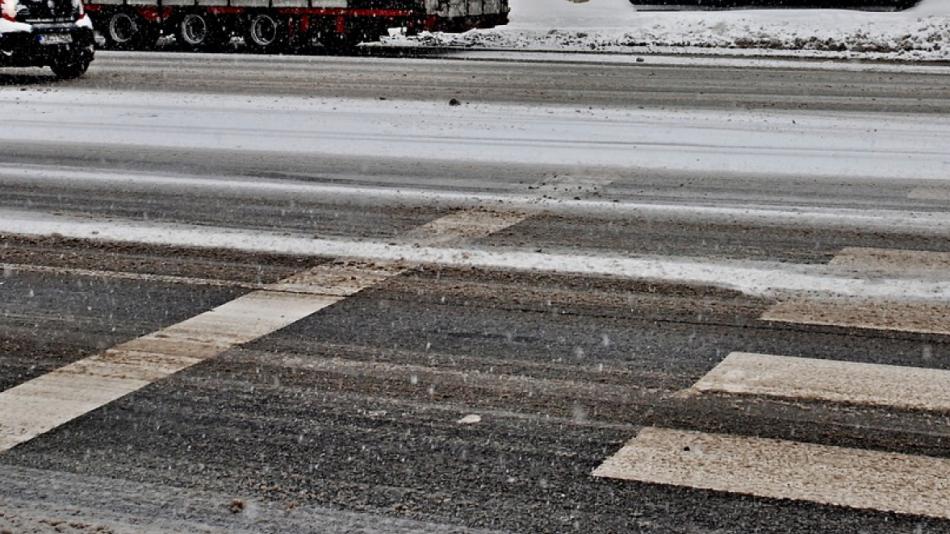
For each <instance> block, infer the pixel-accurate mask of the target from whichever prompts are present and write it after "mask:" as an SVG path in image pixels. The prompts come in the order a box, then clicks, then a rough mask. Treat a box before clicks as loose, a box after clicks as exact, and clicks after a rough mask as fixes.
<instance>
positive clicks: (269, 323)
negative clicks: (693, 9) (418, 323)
mask: <svg viewBox="0 0 950 534" xmlns="http://www.w3.org/2000/svg"><path fill="white" fill-rule="evenodd" d="M448 221H449V222H448V223H446V224H442V225H435V226H438V228H439V238H440V239H448V237H449V236H450V235H451V234H452V224H457V225H458V228H459V231H460V236H461V237H463V238H466V239H468V238H472V237H474V236H476V235H477V233H478V228H482V229H483V231H484V232H486V233H491V232H494V231H497V230H498V229H499V228H502V227H503V226H504V224H505V222H508V223H511V220H510V219H509V218H505V219H503V221H502V222H498V221H493V220H492V219H491V218H490V217H486V216H485V215H484V214H475V215H474V216H472V217H468V216H467V215H466V214H464V213H463V214H452V215H450V216H449V219H448ZM403 270H404V269H403V268H402V267H399V266H393V265H388V266H386V265H382V266H381V265H375V264H364V265H353V264H347V263H338V264H329V265H319V266H317V267H315V268H313V269H310V270H308V271H304V272H302V273H299V274H297V275H294V276H291V277H289V278H287V279H285V280H283V281H282V282H281V285H283V286H284V287H287V288H292V289H293V288H296V289H297V290H298V291H296V292H294V291H291V292H287V291H254V292H251V293H248V294H246V295H244V296H241V297H239V298H237V299H234V300H232V301H230V302H228V303H226V304H223V305H221V306H218V307H217V308H215V309H213V310H211V311H208V312H205V313H202V314H200V315H197V316H195V317H192V318H190V319H187V320H185V321H182V322H180V323H177V324H175V325H172V326H169V327H168V328H164V329H162V330H159V331H157V332H153V333H151V334H148V335H146V336H143V337H140V338H138V339H135V340H132V341H129V342H127V343H123V344H121V345H118V346H116V347H113V348H111V349H108V350H106V351H105V352H103V353H100V354H96V355H94V356H91V357H88V358H85V359H82V360H79V361H77V362H74V363H71V364H68V365H66V366H63V367H61V368H59V369H56V370H54V371H52V372H50V373H47V374H45V375H42V376H40V377H37V378H35V379H33V380H30V381H28V382H25V383H23V384H20V385H17V386H14V387H12V388H10V389H7V390H5V391H2V392H0V452H3V451H5V450H8V449H10V448H12V447H14V446H16V445H18V444H20V443H23V442H26V441H29V440H31V439H33V438H34V437H36V436H38V435H40V434H43V433H45V432H48V431H50V430H52V429H54V428H56V427H58V426H60V425H62V424H64V423H66V422H69V421H71V420H73V419H75V418H77V417H79V416H81V415H83V414H86V413H88V412H90V411H92V410H95V409H97V408H99V407H101V406H104V405H106V404H108V403H110V402H112V401H114V400H116V399H119V398H121V397H123V396H125V395H128V394H129V393H132V392H134V391H137V390H139V389H141V388H143V387H145V386H147V385H149V384H151V383H152V382H155V381H156V380H160V379H162V378H164V377H167V376H169V375H171V374H174V373H177V372H179V371H181V370H183V369H186V368H188V367H190V366H192V365H195V364H197V363H199V362H201V361H204V360H207V359H209V358H213V357H215V356H217V355H219V354H221V353H223V352H225V351H227V350H228V349H230V348H232V347H234V346H236V345H240V344H243V343H247V342H249V341H253V340H254V339H257V338H259V337H262V336H265V335H267V334H270V333H272V332H274V331H276V330H279V329H281V328H284V327H286V326H288V325H290V324H292V323H294V322H296V321H299V320H301V319H303V318H305V317H307V316H309V315H311V314H313V313H316V312H317V311H320V310H322V309H324V308H326V307H328V306H331V305H333V304H335V303H337V302H339V301H341V300H343V299H344V298H346V297H347V296H349V295H352V294H354V293H356V292H359V291H361V290H363V289H365V288H367V287H370V286H373V285H375V284H377V283H379V282H381V281H383V280H386V279H387V278H389V277H392V276H395V275H397V274H399V273H401V272H403Z"/></svg>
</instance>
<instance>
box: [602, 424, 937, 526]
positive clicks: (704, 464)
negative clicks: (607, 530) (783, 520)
mask: <svg viewBox="0 0 950 534" xmlns="http://www.w3.org/2000/svg"><path fill="white" fill-rule="evenodd" d="M594 476H596V477H603V478H616V479H623V480H632V481H638V482H647V483H652V484H670V485H675V486H685V487H690V488H698V489H707V490H714V491H723V492H729V493H739V494H745V495H754V496H758V497H767V498H773V499H794V500H799V501H811V502H816V503H822V504H830V505H836V506H847V507H851V508H859V509H870V510H879V511H886V512H897V513H903V514H914V515H921V516H929V517H937V518H943V519H950V505H948V503H950V460H948V459H944V458H932V457H927V456H912V455H907V454H898V453H893V452H877V451H867V450H860V449H849V448H843V447H829V446H825V445H815V444H809V443H798V442H794V441H785V440H776V439H765V438H752V437H741V436H728V435H722V434H706V433H702V432H689V431H681V430H667V429H662V428H654V427H648V428H644V429H643V430H641V431H640V433H639V434H638V435H637V437H636V438H634V439H632V440H631V441H630V442H628V443H627V444H626V445H625V446H624V447H623V448H622V449H621V450H620V451H619V452H618V453H617V454H615V455H614V456H612V457H611V458H609V459H608V460H607V461H606V462H604V463H603V464H602V465H601V466H600V467H598V468H597V469H596V470H595V471H594Z"/></svg>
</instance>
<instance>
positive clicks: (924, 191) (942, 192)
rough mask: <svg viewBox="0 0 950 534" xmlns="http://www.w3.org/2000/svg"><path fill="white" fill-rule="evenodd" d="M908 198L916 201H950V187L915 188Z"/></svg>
mask: <svg viewBox="0 0 950 534" xmlns="http://www.w3.org/2000/svg"><path fill="white" fill-rule="evenodd" d="M907 198H912V199H915V200H950V187H915V188H914V189H913V190H911V192H910V194H909V195H907Z"/></svg>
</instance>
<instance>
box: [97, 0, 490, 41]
mask: <svg viewBox="0 0 950 534" xmlns="http://www.w3.org/2000/svg"><path fill="white" fill-rule="evenodd" d="M86 10H87V12H88V13H89V15H90V16H91V17H92V19H93V23H94V25H95V27H96V29H97V30H98V31H99V32H100V33H101V34H102V36H103V37H104V38H105V46H106V47H107V48H112V49H120V50H122V49H124V50H142V49H150V48H152V47H154V46H155V44H156V41H157V40H158V39H159V38H160V37H161V36H163V35H174V36H175V40H176V42H177V44H178V46H179V47H180V48H183V49H185V50H193V51H210V50H215V49H219V48H221V47H223V46H225V45H226V44H228V43H229V42H230V41H231V39H232V38H233V37H235V36H240V37H243V39H244V42H245V44H246V45H247V46H248V47H249V48H250V49H252V50H255V51H259V52H277V51H281V50H286V49H288V48H289V47H299V46H305V45H308V44H311V43H315V42H317V43H320V44H322V45H323V46H326V47H331V48H347V47H353V46H355V45H357V44H359V43H360V42H363V41H375V40H377V39H379V37H380V36H382V35H385V34H386V32H387V30H388V29H390V28H403V29H404V30H405V31H407V32H408V33H409V34H413V33H417V32H419V31H422V30H428V31H465V30H469V29H474V28H490V27H494V26H497V25H501V24H505V23H507V22H508V12H509V8H508V0H86Z"/></svg>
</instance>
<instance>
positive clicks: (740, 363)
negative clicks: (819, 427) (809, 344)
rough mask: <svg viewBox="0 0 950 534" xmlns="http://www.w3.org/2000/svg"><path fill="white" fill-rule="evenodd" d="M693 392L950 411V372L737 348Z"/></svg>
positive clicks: (697, 384)
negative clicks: (752, 351)
mask: <svg viewBox="0 0 950 534" xmlns="http://www.w3.org/2000/svg"><path fill="white" fill-rule="evenodd" d="M691 391H696V392H713V393H730V394H739V395H762V396H766V397H775V398H782V399H805V400H821V401H829V402H842V403H848V404H863V405H871V406H883V407H892V408H898V409H905V410H920V411H935V412H950V371H944V370H939V369H924V368H920V367H902V366H896V365H878V364H869V363H854V362H842V361H834V360H819V359H813V358H794V357H790V356H772V355H768V354H749V353H743V352H734V353H732V354H730V355H729V356H727V357H726V359H725V360H723V361H722V363H720V364H719V365H717V366H716V367H715V368H714V369H713V370H712V371H710V372H709V373H707V374H706V376H704V377H703V378H701V379H700V380H699V382H697V383H696V384H694V385H693V387H692V388H691Z"/></svg>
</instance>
